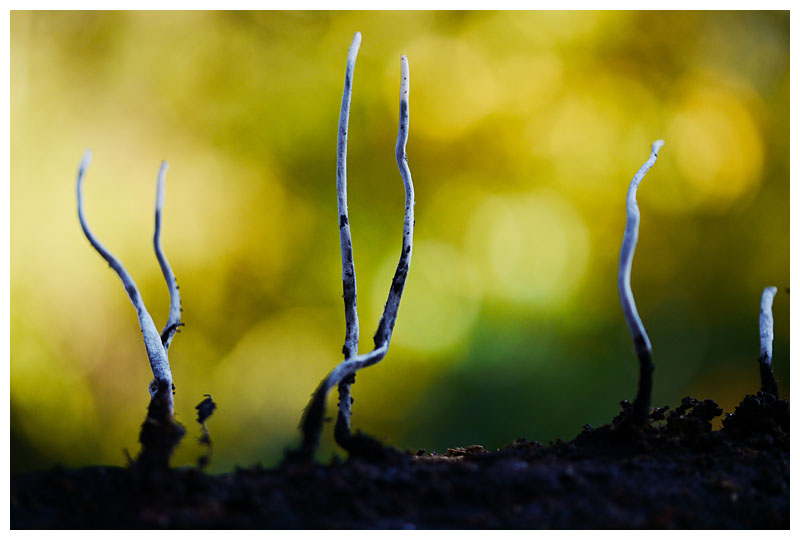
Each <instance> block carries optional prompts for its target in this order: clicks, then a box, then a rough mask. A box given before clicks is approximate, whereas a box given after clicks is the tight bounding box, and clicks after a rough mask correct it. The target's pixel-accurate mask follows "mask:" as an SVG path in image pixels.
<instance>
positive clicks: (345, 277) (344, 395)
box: [336, 32, 361, 431]
mask: <svg viewBox="0 0 800 540" xmlns="http://www.w3.org/2000/svg"><path fill="white" fill-rule="evenodd" d="M360 45H361V33H360V32H356V33H355V35H354V36H353V42H352V43H351V44H350V50H349V51H348V52H347V67H346V69H345V75H344V92H343V93H342V107H341V110H340V112H339V136H338V138H337V142H336V155H337V157H336V192H337V195H338V197H337V203H338V208H339V242H340V244H341V251H342V289H343V298H344V318H345V338H344V346H343V347H342V353H344V359H345V360H350V359H351V358H353V357H354V356H356V355H357V354H358V311H357V310H356V297H357V294H356V269H355V264H354V262H353V240H352V238H351V236H350V220H349V218H348V215H347V129H348V123H349V120H350V99H351V96H352V93H353V71H354V70H355V67H356V57H357V56H358V48H359V46H360ZM351 382H352V376H351V377H349V378H348V379H347V380H343V382H342V383H341V384H340V385H339V412H340V415H339V419H337V421H338V422H344V423H345V425H346V428H347V430H348V431H349V430H350V407H351V405H352V398H351V397H350V384H351Z"/></svg>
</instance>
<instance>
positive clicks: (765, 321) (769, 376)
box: [758, 287, 778, 397]
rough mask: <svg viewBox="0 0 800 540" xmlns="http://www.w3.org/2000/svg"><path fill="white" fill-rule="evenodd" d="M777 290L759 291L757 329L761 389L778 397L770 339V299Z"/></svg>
mask: <svg viewBox="0 0 800 540" xmlns="http://www.w3.org/2000/svg"><path fill="white" fill-rule="evenodd" d="M777 292H778V289H777V287H766V288H765V289H764V292H763V293H761V310H760V312H759V314H758V330H759V337H760V338H761V354H760V355H759V357H758V364H759V370H760V371H761V391H762V392H764V393H765V394H772V395H773V396H775V397H778V383H777V381H776V380H775V373H773V371H772V340H773V339H774V330H773V326H774V321H773V318H772V301H773V300H774V299H775V294H776V293H777Z"/></svg>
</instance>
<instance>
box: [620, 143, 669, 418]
mask: <svg viewBox="0 0 800 540" xmlns="http://www.w3.org/2000/svg"><path fill="white" fill-rule="evenodd" d="M662 146H664V141H662V140H658V141H656V142H654V143H653V145H652V147H651V149H650V157H649V158H648V160H647V161H646V162H645V163H644V165H642V166H641V167H640V168H639V170H638V171H637V172H636V174H635V175H634V176H633V179H632V180H631V185H630V187H629V188H628V196H627V203H626V206H627V215H628V217H627V221H626V223H625V234H624V235H623V237H622V249H621V250H620V254H619V276H618V281H617V285H618V288H619V297H620V301H621V302H622V311H623V313H624V314H625V320H626V321H627V323H628V327H629V328H630V330H631V334H632V335H633V343H634V347H635V349H636V355H637V356H638V357H639V364H640V371H639V391H638V394H637V396H636V400H635V401H634V415H635V416H636V417H637V419H638V420H639V421H642V422H643V421H645V420H646V419H647V415H648V414H649V410H650V397H651V394H652V387H653V373H652V372H653V364H652V346H651V345H650V338H649V337H648V336H647V332H646V331H645V329H644V325H643V324H642V319H641V318H640V317H639V312H638V310H637V309H636V302H634V300H633V291H632V290H631V266H632V264H633V254H634V252H635V251H636V242H637V241H638V239H639V219H640V214H639V206H638V205H637V204H636V190H637V189H638V188H639V184H640V183H641V182H642V180H643V179H644V175H645V174H647V171H649V170H650V169H651V168H652V167H653V165H655V163H656V159H658V151H659V150H660V149H661V147H662Z"/></svg>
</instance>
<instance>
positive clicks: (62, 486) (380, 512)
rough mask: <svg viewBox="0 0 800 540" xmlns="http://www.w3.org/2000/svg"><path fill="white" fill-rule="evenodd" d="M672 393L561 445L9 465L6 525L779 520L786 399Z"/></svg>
mask: <svg viewBox="0 0 800 540" xmlns="http://www.w3.org/2000/svg"><path fill="white" fill-rule="evenodd" d="M721 412H722V411H721V410H720V409H719V407H717V405H716V403H714V402H713V401H710V400H705V401H699V400H695V399H692V398H685V399H684V400H683V402H682V403H681V405H680V406H679V407H678V408H676V409H675V410H666V408H664V409H656V410H655V411H653V413H652V414H651V415H650V420H649V422H648V424H647V425H646V426H645V427H638V428H637V427H634V426H633V425H632V424H631V423H630V421H629V418H630V406H629V405H627V404H626V403H623V410H622V412H621V413H620V415H619V416H618V417H617V418H615V419H614V421H613V422H612V423H611V424H608V425H605V426H602V427H599V428H596V429H592V428H590V427H589V426H586V427H585V428H584V430H583V431H582V432H581V433H580V434H579V435H578V436H577V437H575V438H574V439H573V440H572V441H570V442H563V441H557V442H556V443H554V444H551V445H548V446H543V445H541V444H539V443H536V442H528V441H526V440H524V439H519V440H517V441H515V442H514V443H512V444H510V445H508V446H507V447H506V448H505V449H502V450H497V451H492V452H488V451H486V450H485V449H484V448H483V447H482V446H469V447H466V448H456V449H452V450H450V451H448V453H447V454H444V455H437V454H424V452H419V453H418V454H419V455H412V453H409V452H406V453H403V452H398V451H395V450H391V449H386V451H385V452H383V453H381V452H375V451H374V450H375V449H374V448H372V449H371V452H370V453H369V458H368V459H367V458H361V457H351V458H350V459H348V460H347V461H345V462H335V463H333V464H331V465H327V466H323V465H319V464H314V463H311V462H309V461H307V460H292V459H288V460H287V461H286V462H285V463H284V464H283V465H281V466H279V467H276V468H273V469H263V468H261V467H254V468H249V469H238V470H236V471H235V472H233V473H229V474H223V475H219V476H210V475H206V474H204V473H203V472H201V471H200V470H198V469H188V468H185V469H177V470H167V471H161V472H157V471H150V472H148V471H146V470H142V468H141V467H131V468H115V467H88V468H84V469H77V470H68V469H64V468H55V469H51V470H47V471H41V472H34V473H25V474H16V475H12V476H11V527H12V528H14V529H28V528H110V529H117V528H125V529H128V528H132V529H138V528H232V529H239V528H248V529H253V528H256V529H310V528H343V529H351V528H417V529H419V528H526V529H527V528H703V529H705V528H756V529H765V528H784V529H785V528H788V527H789V404H788V402H787V401H785V400H777V399H776V398H775V397H773V396H772V395H770V394H764V393H761V392H759V393H758V394H757V395H756V396H747V397H746V398H745V399H744V400H743V401H742V403H741V404H740V405H739V407H738V408H737V409H736V412H735V414H733V415H729V416H728V417H727V418H726V419H725V420H724V422H723V428H722V429H720V430H717V431H712V429H711V420H712V418H714V417H715V416H718V415H719V414H721Z"/></svg>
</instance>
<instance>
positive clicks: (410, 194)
mask: <svg viewBox="0 0 800 540" xmlns="http://www.w3.org/2000/svg"><path fill="white" fill-rule="evenodd" d="M409 88H410V80H409V72H408V59H407V58H406V56H405V55H403V56H402V57H401V58H400V122H399V124H400V125H399V129H398V132H397V144H396V145H395V157H396V158H397V166H398V168H399V169H400V176H401V177H402V178H403V186H404V187H405V190H406V209H405V218H404V219H403V246H402V250H401V252H400V261H399V262H398V263H397V270H396V271H395V274H394V278H393V279H392V286H391V288H390V289H389V297H388V298H387V300H386V306H385V307H384V309H383V316H382V317H381V320H380V323H379V324H378V331H377V332H376V333H375V337H374V339H373V341H374V342H375V347H376V348H378V347H382V346H384V345H386V347H388V346H389V341H390V340H391V339H392V331H393V330H394V325H395V322H396V321H397V310H398V309H399V307H400V299H401V297H402V295H403V288H404V287H405V284H406V277H407V276H408V269H409V266H410V265H411V251H412V247H413V242H414V183H413V182H412V180H411V170H410V169H409V168H408V157H407V156H406V143H407V142H408V124H409V111H408V97H409Z"/></svg>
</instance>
